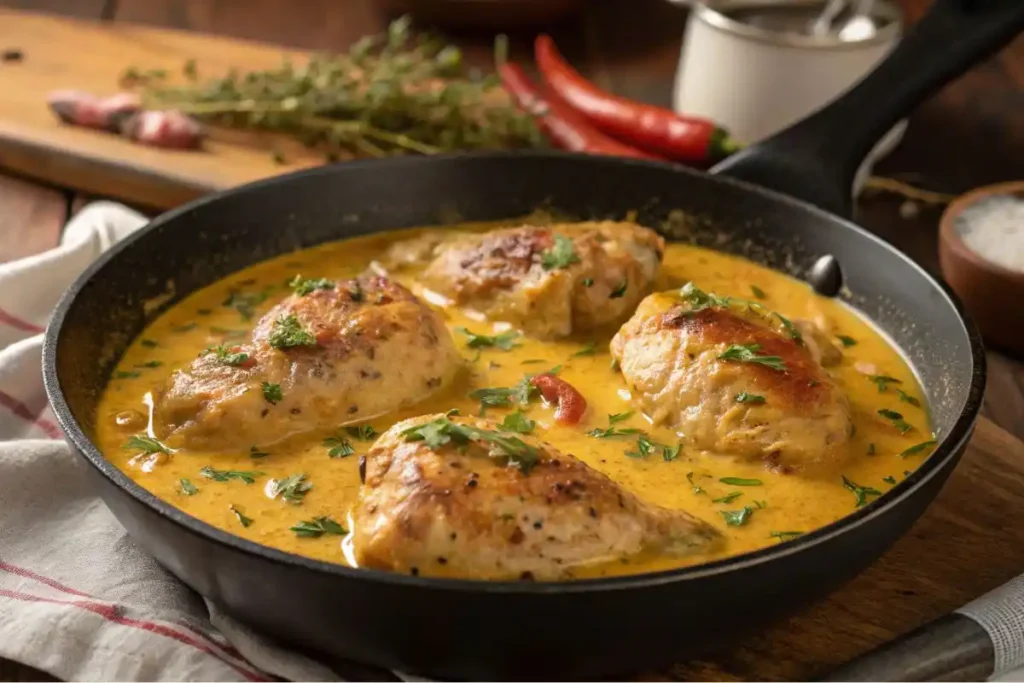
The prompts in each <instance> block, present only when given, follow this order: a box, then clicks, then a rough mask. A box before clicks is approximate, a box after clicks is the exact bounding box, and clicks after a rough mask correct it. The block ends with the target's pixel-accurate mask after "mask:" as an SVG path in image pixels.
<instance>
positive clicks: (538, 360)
mask: <svg viewBox="0 0 1024 683" xmlns="http://www.w3.org/2000/svg"><path fill="white" fill-rule="evenodd" d="M537 363H547V361H546V360H544V359H543V358H528V359H527V360H524V361H523V362H522V363H520V365H536V364H537Z"/></svg>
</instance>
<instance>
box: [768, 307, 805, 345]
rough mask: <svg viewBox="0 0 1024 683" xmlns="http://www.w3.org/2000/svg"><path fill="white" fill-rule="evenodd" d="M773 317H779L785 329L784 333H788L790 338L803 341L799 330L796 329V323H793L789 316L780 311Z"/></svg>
mask: <svg viewBox="0 0 1024 683" xmlns="http://www.w3.org/2000/svg"><path fill="white" fill-rule="evenodd" d="M775 317H776V318H778V319H779V322H780V323H782V328H783V329H784V330H786V334H788V335H789V337H790V338H791V339H793V340H795V341H798V342H803V340H804V336H803V335H802V334H800V330H798V329H797V327H796V325H794V324H793V322H792V321H791V320H790V319H789V318H787V317H786V316H784V315H782V314H781V313H776V314H775Z"/></svg>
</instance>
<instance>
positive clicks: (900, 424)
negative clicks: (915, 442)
mask: <svg viewBox="0 0 1024 683" xmlns="http://www.w3.org/2000/svg"><path fill="white" fill-rule="evenodd" d="M878 414H879V415H881V416H882V417H884V418H885V419H886V420H889V422H892V426H893V427H895V428H896V429H898V430H900V434H906V433H907V432H909V431H910V430H911V429H913V427H912V426H911V425H909V424H907V422H905V421H904V420H903V416H902V415H901V414H899V413H897V412H896V411H895V410H889V409H887V408H882V409H881V410H879V411H878Z"/></svg>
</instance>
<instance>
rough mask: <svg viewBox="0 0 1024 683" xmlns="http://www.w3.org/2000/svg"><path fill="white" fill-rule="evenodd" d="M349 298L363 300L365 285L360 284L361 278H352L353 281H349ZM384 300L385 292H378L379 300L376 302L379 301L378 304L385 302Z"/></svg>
mask: <svg viewBox="0 0 1024 683" xmlns="http://www.w3.org/2000/svg"><path fill="white" fill-rule="evenodd" d="M348 298H349V299H352V301H362V300H363V287H362V285H360V284H359V280H352V281H351V282H349V284H348ZM383 301H384V293H383V292H377V302H376V303H378V304H379V303H383Z"/></svg>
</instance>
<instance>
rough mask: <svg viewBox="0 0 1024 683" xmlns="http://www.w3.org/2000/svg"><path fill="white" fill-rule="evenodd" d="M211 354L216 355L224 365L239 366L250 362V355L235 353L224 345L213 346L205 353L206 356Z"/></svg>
mask: <svg viewBox="0 0 1024 683" xmlns="http://www.w3.org/2000/svg"><path fill="white" fill-rule="evenodd" d="M234 348H238V347H234ZM209 354H213V355H215V356H216V357H217V360H218V361H220V363H221V364H222V365H231V366H238V365H243V364H245V363H246V362H248V360H249V354H248V353H245V352H243V351H233V350H231V349H229V348H228V347H226V346H224V345H223V344H220V345H218V346H211V347H209V348H208V349H206V351H204V352H203V355H204V356H205V355H209Z"/></svg>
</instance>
